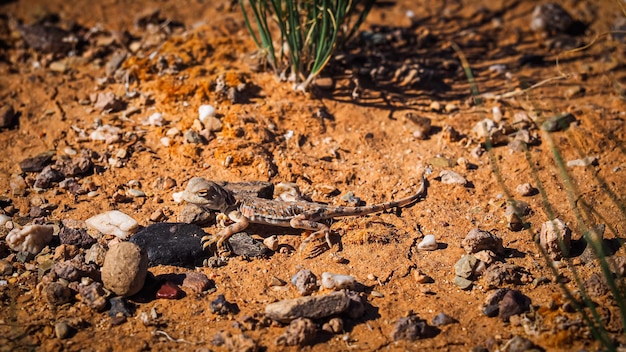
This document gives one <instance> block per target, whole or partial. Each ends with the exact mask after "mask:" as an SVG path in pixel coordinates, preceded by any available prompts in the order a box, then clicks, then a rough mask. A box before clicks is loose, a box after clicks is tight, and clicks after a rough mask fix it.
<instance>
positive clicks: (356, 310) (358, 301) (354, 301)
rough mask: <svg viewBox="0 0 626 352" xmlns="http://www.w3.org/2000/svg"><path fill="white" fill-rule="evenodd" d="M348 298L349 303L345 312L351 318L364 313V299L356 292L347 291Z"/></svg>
mask: <svg viewBox="0 0 626 352" xmlns="http://www.w3.org/2000/svg"><path fill="white" fill-rule="evenodd" d="M347 295H348V298H350V304H349V305H348V309H347V311H346V314H347V315H348V317H350V318H352V319H358V318H360V317H362V316H363V315H365V300H364V299H363V297H361V295H360V294H359V293H358V292H355V291H347Z"/></svg>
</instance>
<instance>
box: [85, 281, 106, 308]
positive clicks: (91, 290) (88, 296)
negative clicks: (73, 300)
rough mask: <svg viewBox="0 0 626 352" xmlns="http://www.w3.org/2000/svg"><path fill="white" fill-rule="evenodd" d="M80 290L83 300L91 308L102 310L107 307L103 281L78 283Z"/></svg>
mask: <svg viewBox="0 0 626 352" xmlns="http://www.w3.org/2000/svg"><path fill="white" fill-rule="evenodd" d="M78 292H79V293H80V296H81V298H82V301H83V302H84V303H85V304H87V305H88V306H89V307H90V308H91V309H94V310H96V311H99V312H100V311H103V310H104V309H105V308H106V306H107V300H106V298H105V297H106V293H105V292H104V288H103V286H102V284H101V283H99V282H92V283H90V284H88V285H83V284H80V285H78Z"/></svg>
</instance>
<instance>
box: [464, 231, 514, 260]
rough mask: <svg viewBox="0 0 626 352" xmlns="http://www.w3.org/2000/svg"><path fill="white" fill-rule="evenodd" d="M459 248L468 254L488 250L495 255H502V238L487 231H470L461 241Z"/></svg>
mask: <svg viewBox="0 0 626 352" xmlns="http://www.w3.org/2000/svg"><path fill="white" fill-rule="evenodd" d="M461 246H462V247H463V249H465V252H466V253H468V254H471V253H477V252H480V251H482V250H490V251H492V252H494V253H496V254H503V253H504V247H503V246H502V238H500V237H498V236H496V235H493V234H491V233H490V232H489V231H485V230H481V229H472V230H470V231H469V232H468V233H467V236H465V238H464V239H463V240H462V241H461Z"/></svg>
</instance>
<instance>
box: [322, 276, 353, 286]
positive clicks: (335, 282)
mask: <svg viewBox="0 0 626 352" xmlns="http://www.w3.org/2000/svg"><path fill="white" fill-rule="evenodd" d="M355 284H356V280H355V278H354V277H352V276H349V275H340V274H332V273H329V272H324V273H322V286H323V287H324V288H327V289H331V290H343V289H351V288H352V287H354V285H355Z"/></svg>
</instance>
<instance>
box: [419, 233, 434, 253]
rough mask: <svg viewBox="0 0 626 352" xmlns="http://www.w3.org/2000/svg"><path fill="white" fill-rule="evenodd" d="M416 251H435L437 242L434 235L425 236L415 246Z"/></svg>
mask: <svg viewBox="0 0 626 352" xmlns="http://www.w3.org/2000/svg"><path fill="white" fill-rule="evenodd" d="M417 249H420V250H424V251H434V250H436V249H437V240H436V239H435V235H426V236H424V238H423V239H422V241H421V242H420V243H419V244H418V245H417Z"/></svg>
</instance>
